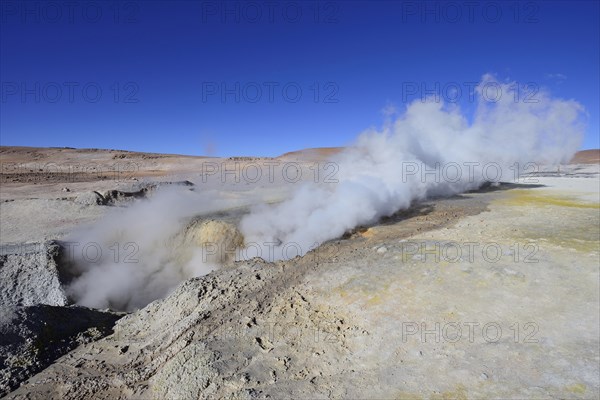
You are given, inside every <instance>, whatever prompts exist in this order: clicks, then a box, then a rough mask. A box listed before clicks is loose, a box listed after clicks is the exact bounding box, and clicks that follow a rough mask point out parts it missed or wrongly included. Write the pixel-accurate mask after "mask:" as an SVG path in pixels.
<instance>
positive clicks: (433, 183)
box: [69, 75, 583, 310]
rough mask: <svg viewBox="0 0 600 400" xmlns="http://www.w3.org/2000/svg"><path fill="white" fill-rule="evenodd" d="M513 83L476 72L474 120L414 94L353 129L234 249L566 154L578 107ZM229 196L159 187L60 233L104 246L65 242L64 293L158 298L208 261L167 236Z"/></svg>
mask: <svg viewBox="0 0 600 400" xmlns="http://www.w3.org/2000/svg"><path fill="white" fill-rule="evenodd" d="M491 83H493V84H494V85H496V86H497V87H499V90H500V92H501V93H502V96H501V97H500V98H499V100H498V101H497V102H495V103H492V102H490V101H488V100H486V99H485V98H483V96H482V90H483V88H485V87H486V85H488V86H489V85H490V84H491ZM512 87H515V86H514V84H513V83H505V84H501V83H498V82H496V81H495V79H494V78H493V77H492V76H490V75H485V76H484V77H483V79H482V82H481V83H480V85H479V86H478V87H477V99H478V104H477V110H476V112H475V115H474V117H473V119H472V122H469V121H468V120H467V118H466V117H465V116H463V115H462V114H461V112H460V110H459V109H458V108H457V107H455V106H452V105H450V106H447V105H444V104H442V103H439V102H438V103H436V102H430V101H428V102H421V101H419V100H416V101H415V102H413V103H412V104H410V105H409V106H408V107H407V109H406V111H405V112H404V113H403V114H402V115H401V116H400V117H398V118H397V119H396V120H395V121H390V122H388V123H387V124H386V125H385V126H384V128H383V129H382V130H381V131H376V130H370V131H367V132H365V133H363V134H362V135H361V136H360V137H359V138H358V140H357V142H356V143H355V145H354V146H353V147H350V148H348V149H347V150H345V151H343V152H342V153H340V154H339V155H338V156H337V157H336V158H335V159H334V160H332V161H335V162H336V163H337V165H338V167H339V169H338V175H337V176H336V178H337V180H338V182H337V183H325V182H322V183H313V182H310V183H308V182H307V183H305V184H303V185H301V186H300V187H298V190H296V191H295V192H293V193H292V195H291V196H290V197H289V199H288V200H285V201H283V202H281V203H279V204H277V205H275V206H269V205H264V204H263V205H262V206H259V207H256V208H255V209H254V210H253V211H252V212H251V213H249V214H247V215H246V216H244V217H243V218H242V220H241V222H240V226H239V227H240V229H241V231H242V233H243V235H244V240H245V244H246V246H248V247H247V250H248V251H247V252H242V255H243V256H244V257H251V256H252V255H254V254H256V253H257V251H256V246H258V247H259V248H260V249H261V253H260V255H261V256H262V257H263V258H265V259H279V258H284V257H286V256H289V254H286V253H285V252H284V250H285V248H286V246H289V245H290V244H293V245H295V248H296V249H299V250H300V253H306V252H307V251H309V250H310V249H312V248H314V247H315V244H319V243H323V242H325V241H327V240H330V239H335V238H338V237H340V236H341V235H343V234H344V233H345V232H346V231H348V230H349V229H352V228H354V227H356V226H358V225H364V224H369V223H374V222H376V221H377V220H378V219H379V218H381V217H382V216H387V215H391V214H393V213H394V212H396V211H398V210H400V209H403V208H407V207H409V206H410V204H411V203H412V202H414V201H415V200H418V199H423V198H426V197H428V196H440V195H441V196H444V195H452V194H456V193H459V192H463V191H465V190H469V189H474V188H477V187H479V186H480V185H481V184H482V183H484V182H485V181H489V180H492V181H494V180H495V181H501V180H502V181H513V180H514V179H515V174H516V173H517V172H518V170H523V169H524V168H527V170H528V171H531V168H529V167H530V166H529V167H528V166H527V163H529V162H540V163H544V164H556V163H560V162H566V161H568V160H569V159H570V158H571V156H572V155H573V154H574V152H575V151H576V150H577V148H578V147H579V144H580V141H581V138H582V133H583V125H582V124H581V123H580V120H581V116H582V114H583V108H582V107H581V106H580V105H579V104H578V103H577V102H575V101H572V100H561V99H553V98H551V97H550V96H549V95H548V94H547V93H543V92H539V93H538V94H537V95H536V96H535V98H534V99H530V100H534V101H535V102H526V101H524V100H521V101H515V97H514V96H513V95H512V94H511V88H512ZM515 163H518V165H516V164H515ZM515 167H517V169H518V170H516V169H515ZM436 170H437V171H438V172H437V173H435V172H432V171H436ZM498 172H499V173H500V175H498V176H497V174H498ZM261 193H262V192H261ZM257 199H258V200H261V199H260V196H259V197H257ZM261 202H262V200H261ZM247 203H248V202H247V201H246V204H247ZM238 205H240V204H237V203H236V201H234V200H233V197H230V198H225V197H224V195H223V193H222V192H217V191H212V192H211V191H202V192H199V193H198V192H187V191H183V192H171V191H167V192H165V193H159V194H158V195H156V196H154V197H153V198H151V199H150V200H149V201H145V202H141V203H139V204H137V205H134V206H132V207H129V208H127V209H123V210H116V211H115V212H114V213H111V214H110V215H108V216H107V217H106V218H104V219H103V220H101V221H99V222H98V223H97V224H96V225H95V226H94V227H93V228H91V229H88V230H86V231H80V232H75V233H74V234H73V235H72V236H71V237H70V238H69V240H72V241H75V242H78V243H80V244H81V245H82V246H83V245H85V244H89V243H98V244H99V245H100V247H101V248H102V249H103V250H104V254H103V258H102V259H101V260H100V261H98V262H93V263H90V262H87V261H86V260H83V259H81V258H82V257H81V251H76V252H75V254H76V255H78V256H76V260H75V261H76V262H75V264H76V269H77V272H78V273H79V274H80V276H79V277H78V278H77V279H75V281H74V282H73V283H72V285H71V286H70V288H69V290H70V294H71V295H72V296H73V297H74V298H75V299H76V300H77V301H78V303H79V304H83V305H86V306H90V307H97V308H105V307H111V308H115V309H121V310H131V309H135V308H138V307H142V306H144V305H146V304H147V303H149V302H150V301H152V300H155V299H157V298H161V297H164V296H165V295H167V294H168V293H169V292H170V291H171V290H172V289H173V288H174V287H175V286H176V285H177V284H178V283H179V282H181V281H183V280H185V279H188V278H190V277H193V276H198V275H203V274H206V273H208V272H210V271H211V270H212V269H213V268H215V267H217V266H216V265H214V264H210V263H206V262H204V260H203V259H202V257H200V255H201V251H202V249H198V248H194V247H193V245H192V246H191V248H187V247H173V246H172V242H170V240H171V239H172V238H173V237H174V236H176V235H177V234H178V233H180V232H181V231H182V230H183V229H184V228H185V226H186V224H187V222H189V218H190V217H193V216H195V215H198V214H201V213H210V212H215V211H218V210H219V209H224V208H228V207H235V206H238ZM130 242H133V243H134V244H135V245H136V246H137V248H138V249H139V250H138V252H137V253H136V254H135V260H137V262H135V263H126V262H123V261H124V256H125V255H126V254H129V253H128V252H131V251H132V248H131V247H129V248H125V245H126V244H127V243H130ZM112 243H117V244H118V245H119V247H120V256H119V259H118V260H113V259H112V258H113V257H114V252H112V251H107V249H109V248H110V246H111V245H112ZM251 244H252V245H253V246H255V247H252V248H251V247H250V245H251ZM181 253H185V256H182V254H181ZM115 261H116V262H115Z"/></svg>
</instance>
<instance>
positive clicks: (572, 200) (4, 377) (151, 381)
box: [0, 117, 600, 399]
mask: <svg viewBox="0 0 600 400" xmlns="http://www.w3.org/2000/svg"><path fill="white" fill-rule="evenodd" d="M410 118H411V117H406V119H404V120H401V121H398V122H397V123H396V127H395V128H390V131H389V132H367V133H365V134H364V135H363V136H362V137H361V138H360V139H359V140H358V141H357V144H356V145H355V147H351V148H321V149H309V150H303V151H298V152H293V153H287V154H284V155H282V156H280V157H276V158H250V157H232V158H207V157H189V156H177V155H168V154H150V153H136V152H126V151H118V150H97V149H71V148H32V147H6V146H5V147H2V148H1V149H0V156H1V158H2V168H3V169H2V175H1V178H2V186H1V189H2V190H1V192H0V201H1V203H0V212H1V220H0V229H1V231H0V233H1V238H2V246H1V256H0V257H1V258H0V276H1V280H0V283H1V285H2V290H1V291H0V302H1V303H0V310H1V315H0V316H1V325H0V329H1V333H2V335H1V339H0V394H1V395H3V396H7V398H11V399H12V398H14V399H20V398H27V399H47V398H63V399H81V398H104V399H109V398H111V399H113V398H161V399H167V398H168V399H171V398H232V399H233V398H236V399H237V398H240V399H241V398H248V399H250V398H311V399H314V398H390V399H391V398H394V399H420V398H435V399H438V398H439V399H446V398H448V399H450V398H453V399H454V398H457V399H463V398H582V399H583V398H585V399H588V398H597V397H598V395H599V389H598V385H599V381H598V379H599V369H598V362H599V353H598V345H599V341H598V338H599V333H600V332H599V328H598V326H599V319H598V318H599V315H600V312H599V286H598V285H599V284H598V282H599V276H598V265H599V261H600V252H599V251H600V249H599V235H600V232H599V226H600V225H599V224H600V221H599V215H600V214H599V196H600V192H599V172H600V168H599V167H600V164H599V157H600V153H599V151H598V150H587V151H581V152H578V153H576V154H575V156H574V157H569V160H567V161H564V160H562V161H561V160H560V157H562V156H563V155H564V154H566V153H564V152H563V149H555V152H554V153H553V152H552V150H553V149H549V150H550V151H546V152H545V154H553V155H554V157H555V159H554V160H553V161H554V162H553V163H548V164H535V163H533V162H531V163H528V164H526V163H524V161H523V160H522V159H519V158H511V157H510V156H506V157H500V154H499V153H495V152H496V151H499V150H498V148H497V146H492V148H489V149H487V150H484V151H482V153H472V154H463V155H462V156H461V153H460V152H457V153H455V154H454V155H453V156H454V157H455V158H448V159H444V158H427V157H428V155H427V154H430V155H431V157H436V156H439V155H440V154H442V153H436V149H435V148H432V147H429V149H428V151H429V152H430V153H427V154H425V153H421V154H419V152H418V151H414V152H413V150H406V151H405V152H404V153H401V152H400V149H401V148H402V149H410V145H408V144H406V143H405V142H402V140H404V139H403V138H399V137H397V136H396V135H395V134H394V130H395V129H404V127H403V125H410V124H411V123H412V121H411V120H410ZM465 134H466V135H468V134H471V133H469V132H467V133H465ZM472 134H473V135H476V133H472ZM419 137H420V138H421V140H424V139H423V137H422V136H419ZM472 140H476V137H475V136H474V137H473V138H472ZM398 141H400V142H401V143H398ZM433 143H434V142H430V143H429V144H431V145H432V144H433ZM444 146H445V145H444ZM422 148H423V147H422V146H415V147H414V149H422ZM445 150H447V151H450V152H451V151H452V148H449V147H446V148H445ZM486 152H489V155H490V156H489V157H488V156H487V154H488V153H486ZM444 154H449V153H444ZM475 155H478V156H479V158H473V157H474V156H475ZM492 156H496V157H495V158H492ZM461 157H462V158H461ZM424 158H427V159H428V160H429V161H428V162H429V164H426V163H425V162H424V161H423V159H424ZM492 159H496V160H499V161H497V162H493V163H492V162H491V161H490V160H492ZM431 160H436V161H435V162H432V161H431ZM438 160H439V161H438ZM470 160H478V161H477V162H475V161H473V163H472V164H470V165H471V167H472V171H470V175H463V176H461V177H460V179H457V171H458V172H461V171H462V172H463V173H466V172H467V170H466V169H465V168H464V165H465V163H466V162H467V161H469V162H470ZM436 163H437V164H436ZM441 163H445V164H441ZM518 163H521V165H517V164H518ZM457 165H458V166H459V167H456V166H457ZM511 167H513V168H511ZM452 168H453V170H452V171H451V169H452ZM485 169H488V170H489V171H485ZM492 170H493V171H492ZM436 171H437V172H436ZM484 171H485V172H484ZM507 171H508V172H507ZM483 174H488V176H484V175H483ZM467 178H468V179H467Z"/></svg>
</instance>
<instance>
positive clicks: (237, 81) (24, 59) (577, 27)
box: [0, 0, 600, 156]
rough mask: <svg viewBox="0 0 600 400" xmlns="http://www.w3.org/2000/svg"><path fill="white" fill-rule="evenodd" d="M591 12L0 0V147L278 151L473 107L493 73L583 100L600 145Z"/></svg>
mask: <svg viewBox="0 0 600 400" xmlns="http://www.w3.org/2000/svg"><path fill="white" fill-rule="evenodd" d="M467 4H471V5H470V6H469V5H467ZM598 4H599V3H598V2H597V1H584V2H576V1H565V2H560V1H533V2H531V1H529V2H527V1H526V2H513V1H510V2H500V1H481V2H462V1H459V2H443V1H428V2H416V1H396V2H392V1H385V2H375V1H371V2H359V1H338V2H336V1H332V2H329V1H325V2H314V1H282V2H271V1H267V2H263V1H251V2H241V1H228V2H226V3H223V2H216V1H199V2H194V1H179V2H178V1H175V2H163V1H126V2H120V3H119V2H116V3H115V2H108V1H107V2H102V1H100V2H89V1H84V2H79V3H77V2H70V3H69V2H48V3H46V2H40V1H33V2H20V1H19V2H17V1H10V0H3V1H2V3H1V12H2V14H1V16H0V21H1V28H0V33H1V36H0V45H1V55H0V76H1V81H2V88H1V89H2V93H1V96H2V98H1V100H0V101H1V103H0V106H1V111H0V113H1V114H0V117H1V118H0V132H1V139H0V143H1V144H2V145H26V146H70V147H96V148H113V149H126V150H138V151H152V152H163V153H182V154H194V155H201V154H209V155H219V156H232V155H265V156H275V155H279V154H281V153H284V152H286V151H291V150H296V149H300V148H306V147H321V146H339V145H344V144H347V143H349V142H351V141H352V139H353V138H354V137H356V136H357V134H359V133H360V132H361V131H363V130H365V129H367V128H369V127H377V126H380V125H381V124H382V122H383V120H384V118H385V116H384V113H383V110H384V109H385V108H386V107H388V106H390V105H393V106H395V107H396V108H397V109H399V110H402V109H403V107H405V105H406V104H407V102H409V101H412V100H414V99H418V98H420V97H422V96H425V95H426V94H427V92H434V93H438V94H440V96H441V98H444V97H446V98H447V97H448V96H455V95H454V94H453V93H455V92H453V91H452V89H455V88H456V87H458V88H459V89H460V93H459V94H458V95H456V96H455V97H452V99H453V100H455V101H456V102H457V103H458V104H459V105H460V106H461V107H462V108H463V109H464V110H465V111H466V112H467V114H468V113H469V111H472V108H473V103H472V101H471V96H469V90H470V87H471V86H470V85H472V82H477V81H478V80H479V79H480V78H481V76H482V75H483V74H485V73H493V74H495V75H496V76H497V78H498V79H501V80H505V79H508V80H511V81H515V82H517V83H518V84H519V85H520V86H521V88H520V90H521V93H522V96H524V97H526V96H528V95H533V91H534V90H535V88H543V89H547V90H549V91H550V92H551V93H552V95H553V96H556V97H561V98H566V99H575V100H577V101H578V102H580V103H581V104H582V105H583V106H584V107H585V108H586V110H587V112H588V116H589V117H588V130H587V135H586V137H585V141H584V144H583V146H582V147H583V148H597V147H600V144H599V123H598V121H599V109H600V106H599V104H598V102H599V98H600V83H599V75H600V53H599V52H600V27H599V14H600V11H599V6H598ZM526 85H527V86H526Z"/></svg>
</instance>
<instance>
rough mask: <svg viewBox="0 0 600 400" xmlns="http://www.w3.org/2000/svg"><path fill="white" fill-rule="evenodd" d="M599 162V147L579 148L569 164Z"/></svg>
mask: <svg viewBox="0 0 600 400" xmlns="http://www.w3.org/2000/svg"><path fill="white" fill-rule="evenodd" d="M598 163H600V149H592V150H581V151H578V152H577V153H575V156H574V157H573V159H572V160H571V164H598Z"/></svg>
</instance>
